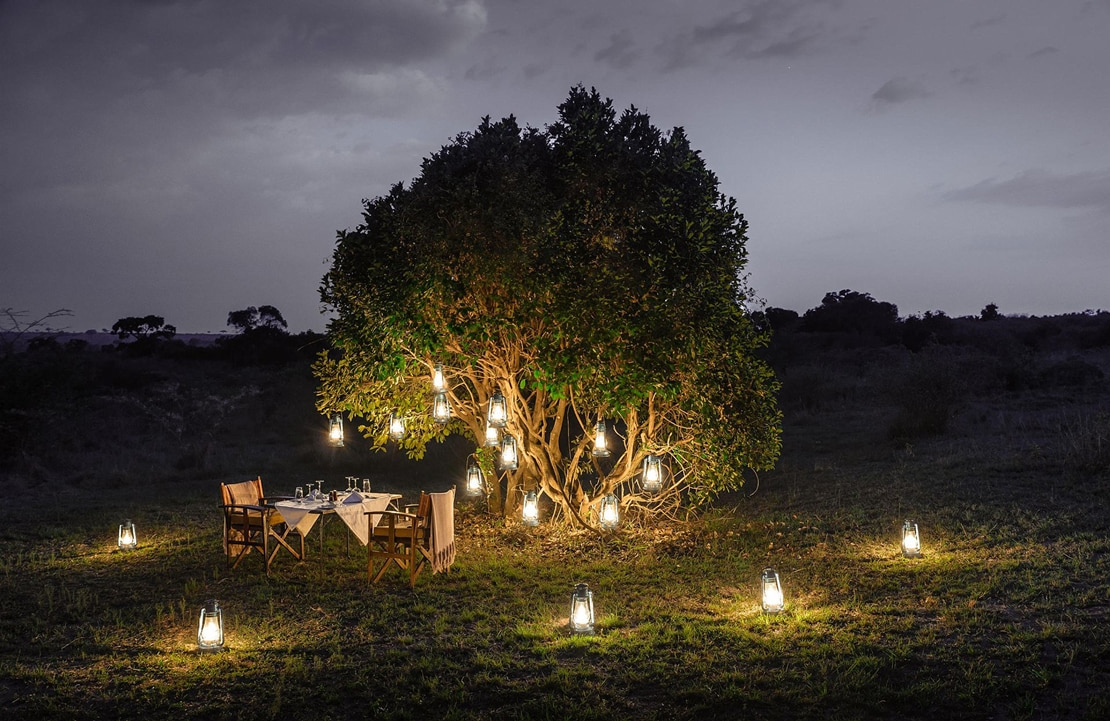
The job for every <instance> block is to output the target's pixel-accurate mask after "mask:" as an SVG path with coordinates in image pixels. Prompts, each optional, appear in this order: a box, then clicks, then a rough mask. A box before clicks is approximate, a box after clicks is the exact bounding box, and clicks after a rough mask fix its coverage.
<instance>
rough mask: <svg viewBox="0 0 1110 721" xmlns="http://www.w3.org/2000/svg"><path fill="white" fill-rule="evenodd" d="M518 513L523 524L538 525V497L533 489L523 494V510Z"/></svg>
mask: <svg viewBox="0 0 1110 721" xmlns="http://www.w3.org/2000/svg"><path fill="white" fill-rule="evenodd" d="M520 515H521V520H522V521H523V522H524V525H525V526H538V525H540V498H539V496H538V495H536V492H535V491H534V490H533V491H528V492H527V493H525V494H524V510H522V511H521V514H520Z"/></svg>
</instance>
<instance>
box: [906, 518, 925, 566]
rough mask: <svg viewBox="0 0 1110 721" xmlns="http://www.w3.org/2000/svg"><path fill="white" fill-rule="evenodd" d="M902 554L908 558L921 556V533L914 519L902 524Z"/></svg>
mask: <svg viewBox="0 0 1110 721" xmlns="http://www.w3.org/2000/svg"><path fill="white" fill-rule="evenodd" d="M902 555H903V556H904V557H906V558H921V535H920V534H919V533H918V531H917V524H916V523H914V522H913V521H906V522H905V523H903V524H902Z"/></svg>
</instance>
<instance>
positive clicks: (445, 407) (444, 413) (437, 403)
mask: <svg viewBox="0 0 1110 721" xmlns="http://www.w3.org/2000/svg"><path fill="white" fill-rule="evenodd" d="M432 420H434V421H435V422H436V423H438V424H439V425H441V426H442V425H445V424H446V423H447V421H449V420H451V401H449V400H447V394H446V393H443V392H440V393H436V397H435V400H434V401H432Z"/></svg>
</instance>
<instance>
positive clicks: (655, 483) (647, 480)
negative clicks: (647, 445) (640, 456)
mask: <svg viewBox="0 0 1110 721" xmlns="http://www.w3.org/2000/svg"><path fill="white" fill-rule="evenodd" d="M643 484H644V490H645V491H647V492H648V493H658V492H659V491H661V490H663V459H662V458H660V457H659V456H652V455H649V456H648V457H647V458H645V459H644V470H643Z"/></svg>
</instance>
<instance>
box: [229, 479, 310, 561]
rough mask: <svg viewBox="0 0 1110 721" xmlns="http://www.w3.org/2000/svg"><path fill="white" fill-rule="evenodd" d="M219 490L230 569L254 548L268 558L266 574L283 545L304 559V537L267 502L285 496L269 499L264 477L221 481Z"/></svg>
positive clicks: (295, 555)
mask: <svg viewBox="0 0 1110 721" xmlns="http://www.w3.org/2000/svg"><path fill="white" fill-rule="evenodd" d="M220 492H221V494H222V496H223V503H222V504H220V508H222V509H223V512H224V552H225V553H226V554H227V565H228V567H229V568H231V569H235V568H237V567H238V566H239V563H240V562H242V560H243V558H244V557H246V556H247V554H249V553H250V552H251V551H252V550H253V551H258V552H259V553H261V554H262V557H263V558H264V559H265V561H266V575H270V564H271V563H273V561H274V557H275V556H277V554H278V552H279V551H280V550H281V549H282V548H284V549H286V550H287V551H289V553H291V554H293V557H294V558H296V559H297V560H301V559H303V558H304V536H303V535H301V534H300V533H299V532H297V531H296V529H293V528H290V527H289V525H288V524H287V523H285V519H283V518H282V517H281V514H280V513H278V512H277V511H276V510H274V509H273V508H272V507H269V506H268V505H267V504H269V503H272V502H274V501H279V500H283V499H284V498H285V496H276V497H273V498H267V497H266V496H265V495H264V494H263V492H262V478H261V477H259V478H256V479H254V480H253V481H243V482H242V483H221V484H220ZM291 533H296V534H297V537H298V538H299V539H300V552H298V551H297V549H295V548H294V547H293V546H291V545H290V544H289V540H288V537H289V535H290V534H291ZM271 539H272V540H273V543H272V544H271Z"/></svg>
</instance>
